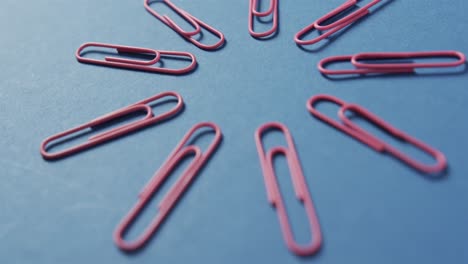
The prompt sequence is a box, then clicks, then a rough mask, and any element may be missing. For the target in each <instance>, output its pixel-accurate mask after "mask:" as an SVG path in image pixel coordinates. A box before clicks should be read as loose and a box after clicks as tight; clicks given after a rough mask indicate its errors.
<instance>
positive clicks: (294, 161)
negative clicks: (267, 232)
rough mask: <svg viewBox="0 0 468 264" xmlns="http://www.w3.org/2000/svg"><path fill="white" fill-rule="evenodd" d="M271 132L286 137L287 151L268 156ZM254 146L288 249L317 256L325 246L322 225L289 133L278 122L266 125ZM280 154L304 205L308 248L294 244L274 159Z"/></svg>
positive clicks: (273, 151)
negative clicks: (265, 142) (265, 139)
mask: <svg viewBox="0 0 468 264" xmlns="http://www.w3.org/2000/svg"><path fill="white" fill-rule="evenodd" d="M272 129H277V130H280V131H281V132H282V133H283V134H284V136H285V138H286V142H287V147H282V146H277V147H274V148H272V149H270V150H269V151H268V152H265V149H264V147H263V143H262V137H263V134H264V133H266V132H267V131H268V130H272ZM255 143H256V145H257V151H258V155H259V158H260V164H261V167H262V170H263V176H264V179H265V186H266V190H267V195H268V200H269V202H270V203H271V204H272V205H273V206H274V207H275V208H276V210H277V213H278V218H279V221H280V225H281V230H282V233H283V237H284V240H285V242H286V245H287V247H288V248H289V250H291V251H292V252H294V253H295V254H297V255H300V256H306V255H312V254H314V253H316V252H317V251H318V250H319V249H320V246H321V244H322V233H321V231H320V224H319V221H318V217H317V213H316V212H315V208H314V203H313V201H312V198H311V195H310V193H309V190H308V188H307V184H306V181H305V178H304V174H303V172H302V169H301V165H300V162H299V157H298V156H297V151H296V148H295V147H294V141H293V138H292V136H291V133H290V132H289V129H288V128H287V127H286V126H285V125H283V124H281V123H278V122H272V123H266V124H264V125H262V126H261V127H260V128H258V129H257V131H256V132H255ZM280 154H282V155H284V156H285V158H286V160H287V162H288V165H289V168H290V172H291V178H292V182H293V184H294V190H295V193H296V196H297V198H298V199H299V200H300V201H301V202H302V203H303V205H304V207H305V210H306V213H307V217H308V219H309V225H310V230H311V232H312V240H311V242H310V243H309V244H308V245H299V244H298V243H297V242H296V241H295V240H294V234H293V231H292V229H291V225H290V223H289V219H288V216H287V211H286V206H285V203H284V200H283V198H282V197H281V192H280V189H279V186H278V181H277V179H276V174H275V170H274V166H273V162H274V161H273V160H274V157H275V156H277V155H280Z"/></svg>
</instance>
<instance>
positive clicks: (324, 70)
mask: <svg viewBox="0 0 468 264" xmlns="http://www.w3.org/2000/svg"><path fill="white" fill-rule="evenodd" d="M352 58H353V55H343V56H331V57H328V58H324V59H322V60H320V61H319V63H318V65H317V68H318V69H319V71H320V72H321V73H322V74H325V75H346V74H371V73H413V72H414V70H413V68H401V69H376V68H359V69H356V68H353V69H342V70H330V69H327V68H326V65H329V64H332V63H337V62H343V61H345V62H349V64H350V65H351V66H353V65H352V64H351V60H352ZM353 67H354V66H353Z"/></svg>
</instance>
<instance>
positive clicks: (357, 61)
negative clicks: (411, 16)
mask: <svg viewBox="0 0 468 264" xmlns="http://www.w3.org/2000/svg"><path fill="white" fill-rule="evenodd" d="M439 57H454V58H457V60H456V61H449V62H426V63H414V62H405V63H397V62H388V63H370V62H369V61H370V60H372V61H374V60H375V61H376V62H382V61H383V62H385V60H398V59H412V58H425V59H433V58H439ZM363 60H365V61H366V62H362V61H363ZM340 61H347V62H350V63H352V64H353V65H354V66H355V68H354V69H344V70H330V69H327V68H326V65H328V64H331V63H335V62H340ZM465 61H466V57H465V54H463V53H462V52H459V51H453V50H449V51H423V52H365V53H359V54H356V55H344V56H333V57H328V58H325V59H322V60H321V61H320V62H319V63H318V66H317V67H318V69H319V71H320V72H321V73H323V74H325V75H341V74H371V73H388V74H390V73H413V72H414V70H415V69H418V68H447V67H458V66H460V65H463V64H465Z"/></svg>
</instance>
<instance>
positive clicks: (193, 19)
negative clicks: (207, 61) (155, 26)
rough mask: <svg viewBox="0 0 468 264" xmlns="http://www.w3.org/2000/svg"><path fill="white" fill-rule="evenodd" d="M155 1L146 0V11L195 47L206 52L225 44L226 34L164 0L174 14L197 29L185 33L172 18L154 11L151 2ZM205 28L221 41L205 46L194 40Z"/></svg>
mask: <svg viewBox="0 0 468 264" xmlns="http://www.w3.org/2000/svg"><path fill="white" fill-rule="evenodd" d="M152 1H154V0H144V6H145V9H146V10H147V11H148V12H149V13H150V14H152V15H153V16H155V17H156V18H157V19H159V20H161V22H163V23H164V24H166V25H167V26H168V27H170V28H172V29H173V30H174V31H175V32H177V33H179V34H180V35H181V36H182V37H184V38H185V39H187V40H188V41H190V42H191V43H192V44H194V45H195V46H197V47H199V48H201V49H204V50H215V49H218V48H219V47H221V46H222V45H223V44H224V42H225V37H224V34H223V33H221V32H220V31H219V30H217V29H215V28H213V27H212V26H210V25H208V24H206V23H205V22H203V21H201V20H200V19H198V18H196V17H194V16H193V15H191V14H190V13H188V12H187V11H185V10H183V9H181V8H179V7H177V6H176V5H175V4H174V3H172V2H171V1H170V0H162V1H161V2H163V3H165V4H166V5H167V6H168V7H170V8H171V9H172V10H174V12H176V13H177V14H178V15H180V16H181V17H182V18H183V19H184V20H186V21H187V22H189V23H190V24H191V25H192V26H193V27H194V28H195V29H194V30H193V31H185V30H183V29H182V28H181V27H180V26H178V25H177V23H175V22H174V20H172V19H171V18H169V17H168V16H167V15H160V14H159V13H158V12H156V11H155V10H154V9H152V8H151V7H150V4H151V2H152ZM202 28H204V29H206V30H207V31H209V32H211V33H212V34H214V35H215V36H217V37H218V38H219V41H218V42H216V43H214V44H212V45H207V44H203V43H201V42H200V41H198V40H196V39H195V38H194V36H195V35H197V34H199V33H201V29H202Z"/></svg>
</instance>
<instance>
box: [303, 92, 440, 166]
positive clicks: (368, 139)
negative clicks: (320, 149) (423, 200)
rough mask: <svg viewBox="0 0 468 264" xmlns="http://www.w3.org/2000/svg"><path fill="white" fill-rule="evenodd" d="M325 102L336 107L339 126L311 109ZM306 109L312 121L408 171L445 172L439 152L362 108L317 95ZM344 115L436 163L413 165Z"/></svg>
mask: <svg viewBox="0 0 468 264" xmlns="http://www.w3.org/2000/svg"><path fill="white" fill-rule="evenodd" d="M322 101H327V102H331V103H334V104H336V105H338V106H339V107H340V110H339V119H340V120H341V123H340V122H338V121H335V120H334V119H333V118H330V117H327V116H326V115H324V114H322V113H320V112H319V111H318V110H317V109H316V108H315V105H316V104H318V103H319V102H322ZM307 109H308V110H309V112H310V113H311V114H312V115H313V116H315V117H316V118H318V119H320V120H322V121H323V122H325V123H327V124H329V125H331V126H333V127H334V128H336V129H338V130H341V131H342V132H344V133H346V134H348V135H349V136H351V137H354V138H355V139H357V140H359V141H361V142H362V143H364V144H366V145H368V146H369V147H371V148H372V149H374V150H375V151H377V152H382V153H384V152H386V153H388V154H390V155H393V156H394V157H396V158H398V159H399V160H401V161H403V162H404V163H406V164H408V165H409V166H410V167H412V168H414V169H416V170H418V171H421V172H423V173H427V174H436V173H440V172H442V171H443V170H445V169H446V168H447V160H446V158H445V156H444V154H443V153H441V152H440V151H438V150H436V149H434V148H432V147H430V146H428V145H426V144H425V143H423V142H422V141H419V140H418V139H416V138H413V137H411V136H409V135H408V134H406V133H404V132H403V131H401V130H398V129H396V128H394V127H393V126H391V125H390V124H388V123H387V122H385V121H384V120H382V119H381V118H379V117H378V116H376V115H374V114H372V113H371V112H369V111H368V110H366V109H365V108H363V107H361V106H358V105H355V104H349V103H346V102H344V101H342V100H340V99H338V98H336V97H333V96H330V95H317V96H313V97H311V98H310V99H309V100H308V102H307ZM346 112H353V113H355V114H357V115H358V116H360V117H363V118H365V119H366V120H368V121H370V122H371V123H373V124H375V125H376V126H378V127H379V128H382V130H384V131H386V132H387V133H388V134H390V135H392V136H394V137H395V138H397V139H399V140H402V141H404V142H407V143H409V144H412V145H413V146H415V147H416V148H418V149H420V150H422V151H424V152H426V153H427V154H429V155H431V156H432V157H434V159H435V160H436V163H435V164H434V165H426V164H423V163H421V162H419V161H416V160H414V159H412V158H410V157H409V156H407V155H406V154H404V153H403V152H401V151H399V150H397V149H396V148H394V147H392V146H391V145H389V144H387V143H385V142H384V141H382V140H380V139H378V138H377V137H375V136H374V135H372V134H371V133H369V132H367V131H365V130H364V129H363V128H361V127H359V126H358V125H356V124H355V123H353V121H351V119H349V118H348V117H347V116H346Z"/></svg>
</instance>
